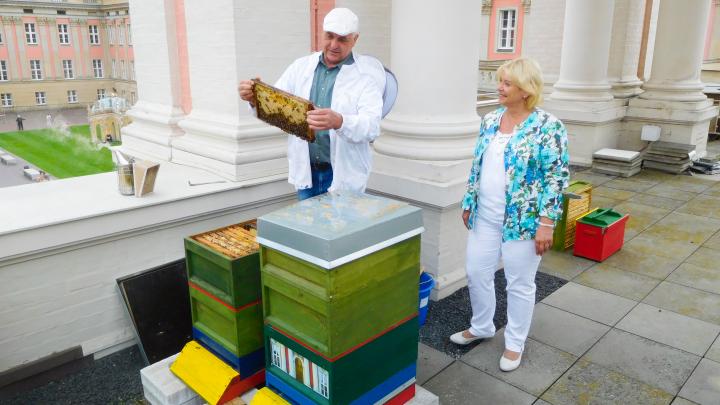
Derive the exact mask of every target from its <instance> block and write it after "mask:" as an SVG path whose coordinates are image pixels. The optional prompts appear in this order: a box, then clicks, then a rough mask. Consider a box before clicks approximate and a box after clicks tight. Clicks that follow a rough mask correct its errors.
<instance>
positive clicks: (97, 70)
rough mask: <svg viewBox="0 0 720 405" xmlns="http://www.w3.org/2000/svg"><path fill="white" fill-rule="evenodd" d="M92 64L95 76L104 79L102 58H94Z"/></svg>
mask: <svg viewBox="0 0 720 405" xmlns="http://www.w3.org/2000/svg"><path fill="white" fill-rule="evenodd" d="M92 65H93V73H94V74H95V78H96V79H102V78H103V66H102V59H93V61H92Z"/></svg>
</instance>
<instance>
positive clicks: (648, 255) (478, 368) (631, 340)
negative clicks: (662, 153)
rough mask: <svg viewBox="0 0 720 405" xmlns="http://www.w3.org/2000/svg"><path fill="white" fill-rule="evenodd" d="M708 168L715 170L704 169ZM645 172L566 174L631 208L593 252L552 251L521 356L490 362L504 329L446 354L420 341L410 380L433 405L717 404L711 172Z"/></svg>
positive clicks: (718, 260)
mask: <svg viewBox="0 0 720 405" xmlns="http://www.w3.org/2000/svg"><path fill="white" fill-rule="evenodd" d="M712 177H714V178H712ZM712 177H710V176H707V177H703V176H674V175H669V174H664V173H660V172H654V171H643V172H641V173H640V174H638V175H636V176H634V177H631V178H628V179H621V178H614V177H610V176H604V175H598V174H595V173H592V172H590V171H582V172H579V173H577V174H575V176H574V179H576V180H586V181H590V182H592V183H593V185H595V186H596V187H597V188H596V189H595V190H594V193H593V206H601V207H614V209H615V210H617V211H619V212H621V213H629V214H630V220H629V221H628V223H627V228H626V235H625V245H624V247H623V249H622V250H621V251H620V252H618V253H616V254H615V255H613V256H611V257H610V258H609V259H607V260H606V261H605V262H603V263H596V262H593V261H591V260H586V259H583V258H579V257H575V256H573V255H572V253H571V252H570V251H568V252H565V253H558V252H551V253H549V254H547V255H546V256H545V257H544V258H543V261H542V264H541V272H544V273H547V274H551V275H554V276H556V277H560V278H563V279H565V280H568V283H567V284H565V285H564V286H563V287H561V288H560V289H558V290H557V291H555V292H554V293H552V294H551V295H549V296H548V297H546V298H545V299H543V300H542V301H541V302H539V303H538V304H537V305H536V306H535V313H534V316H533V324H532V327H531V330H530V336H529V339H528V341H527V344H526V348H525V354H524V356H523V363H522V365H521V366H520V368H519V369H518V370H516V371H514V372H511V373H503V372H501V371H500V370H499V369H498V365H497V363H498V359H499V356H500V354H501V352H502V348H503V335H502V332H503V331H502V330H501V331H499V332H498V334H497V335H496V336H495V338H494V339H489V340H486V341H483V342H481V343H479V344H477V345H476V346H475V347H474V348H473V349H472V350H470V351H469V352H467V353H466V354H465V355H463V356H462V357H460V358H459V359H457V360H455V359H454V358H452V357H450V356H448V355H446V354H444V353H442V352H439V351H437V350H435V349H433V348H430V347H428V346H425V345H421V347H420V356H419V360H418V366H419V367H418V383H419V384H422V385H423V386H424V387H425V388H427V389H428V390H430V391H431V392H433V393H435V394H437V395H438V396H439V397H440V402H441V403H442V404H448V405H449V404H555V405H561V404H605V403H612V404H720V337H718V335H720V198H719V197H720V182H719V181H716V180H718V177H720V176H712Z"/></svg>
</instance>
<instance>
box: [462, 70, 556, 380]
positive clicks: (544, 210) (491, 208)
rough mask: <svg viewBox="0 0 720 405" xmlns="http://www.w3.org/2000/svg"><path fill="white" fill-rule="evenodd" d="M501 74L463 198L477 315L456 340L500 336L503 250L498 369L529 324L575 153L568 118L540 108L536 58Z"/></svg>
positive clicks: (516, 354)
mask: <svg viewBox="0 0 720 405" xmlns="http://www.w3.org/2000/svg"><path fill="white" fill-rule="evenodd" d="M497 77H498V93H499V98H500V104H501V107H500V108H498V109H497V110H495V111H494V112H491V113H489V114H487V115H485V117H484V118H483V121H482V126H481V128H480V134H479V136H478V141H477V145H476V147H475V157H474V159H473V164H472V168H471V170H470V178H469V179H468V184H467V192H466V193H465V196H464V198H463V202H462V208H463V213H462V219H463V222H464V223H465V226H466V227H467V228H468V229H469V230H470V232H469V236H468V242H467V264H466V271H467V277H468V287H469V290H470V302H471V304H472V313H473V315H472V319H471V320H470V327H469V328H468V329H466V330H464V331H461V332H457V333H455V334H453V335H452V336H451V337H450V340H451V341H452V342H454V343H456V344H459V345H467V344H469V343H471V342H473V341H475V340H478V339H483V338H488V337H492V336H494V335H495V326H494V325H493V315H494V313H495V285H494V278H495V270H496V269H497V265H498V261H499V259H500V257H502V259H503V265H504V270H505V278H506V279H507V295H508V297H507V319H508V323H507V326H506V327H505V351H504V352H503V355H502V356H501V357H500V369H501V370H503V371H512V370H515V369H516V368H517V367H518V366H519V365H520V361H521V359H522V352H523V348H524V344H525V340H526V339H527V335H528V331H529V330H530V321H531V319H532V313H533V308H534V306H535V274H536V273H537V269H538V265H539V264H540V258H541V256H542V254H543V253H545V252H547V251H548V250H549V249H550V246H551V245H552V239H553V228H554V226H555V221H556V220H557V219H558V217H559V215H560V213H561V209H562V208H561V207H562V191H563V189H564V188H565V187H566V186H567V182H568V177H569V168H568V160H569V159H568V152H567V132H566V130H565V127H564V125H563V124H562V122H560V120H558V119H557V118H555V117H554V116H552V115H551V114H549V113H547V112H545V111H543V110H541V109H539V108H537V105H538V104H539V103H540V101H541V97H542V87H543V81H542V73H541V71H540V67H539V66H538V64H537V62H535V61H534V60H532V59H528V58H520V59H515V60H512V61H508V62H506V63H505V64H503V65H502V66H500V68H499V69H498V71H497Z"/></svg>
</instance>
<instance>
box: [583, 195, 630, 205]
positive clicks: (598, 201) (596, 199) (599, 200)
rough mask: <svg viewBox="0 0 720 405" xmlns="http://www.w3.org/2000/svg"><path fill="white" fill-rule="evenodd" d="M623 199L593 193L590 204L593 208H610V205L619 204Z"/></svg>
mask: <svg viewBox="0 0 720 405" xmlns="http://www.w3.org/2000/svg"><path fill="white" fill-rule="evenodd" d="M623 201H624V200H617V199H614V198H609V197H603V196H601V195H593V196H592V203H591V206H592V208H595V207H599V208H612V207H614V206H616V205H618V204H620V203H621V202H623Z"/></svg>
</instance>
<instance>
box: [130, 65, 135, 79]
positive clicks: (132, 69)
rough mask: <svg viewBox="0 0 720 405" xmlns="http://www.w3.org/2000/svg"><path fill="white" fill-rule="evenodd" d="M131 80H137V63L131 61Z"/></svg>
mask: <svg viewBox="0 0 720 405" xmlns="http://www.w3.org/2000/svg"><path fill="white" fill-rule="evenodd" d="M130 80H135V62H133V61H130Z"/></svg>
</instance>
